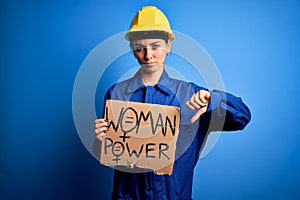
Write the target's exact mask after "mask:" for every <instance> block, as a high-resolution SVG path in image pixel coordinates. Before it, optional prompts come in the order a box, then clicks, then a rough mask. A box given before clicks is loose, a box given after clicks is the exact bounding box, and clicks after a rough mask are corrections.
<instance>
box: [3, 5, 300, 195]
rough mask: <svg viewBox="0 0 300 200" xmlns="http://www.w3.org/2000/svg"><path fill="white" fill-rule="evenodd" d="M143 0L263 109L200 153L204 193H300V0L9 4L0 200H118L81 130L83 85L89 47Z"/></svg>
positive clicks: (197, 185) (123, 24)
mask: <svg viewBox="0 0 300 200" xmlns="http://www.w3.org/2000/svg"><path fill="white" fill-rule="evenodd" d="M144 5H156V6H158V7H159V8H160V9H162V10H163V11H164V12H165V13H166V14H167V16H168V17H169V20H170V21H171V25H172V27H173V29H175V30H177V31H180V32H182V33H185V34H186V35H188V36H190V37H192V38H193V39H195V40H196V41H197V42H198V43H199V44H201V45H202V46H203V47H204V48H205V49H206V50H207V52H208V53H209V54H210V56H211V57H212V58H213V60H214V61H215V63H216V65H217V66H218V68H219V70H220V73H221V75H222V77H223V81H224V84H225V88H226V90H227V91H229V92H231V93H233V94H236V95H238V96H241V97H242V98H243V100H244V101H245V102H246V104H247V105H248V106H249V107H250V109H251V111H252V121H251V122H250V124H249V125H248V126H247V127H246V129H245V130H243V131H239V132H234V133H223V134H222V135H221V137H220V139H219V141H218V143H217V145H216V146H215V148H214V149H213V151H212V152H211V153H210V154H209V155H208V156H207V157H205V158H204V159H202V160H200V162H199V163H198V165H197V167H196V169H195V179H194V187H193V198H194V199H208V200H218V199H230V200H231V199H232V200H241V199H251V200H252V199H264V200H265V199H300V190H299V188H300V175H299V169H300V156H299V153H300V145H299V142H300V130H299V127H298V124H299V117H298V116H299V107H298V103H299V100H300V99H299V95H298V93H299V81H298V80H297V78H298V73H299V70H298V69H297V68H298V67H299V66H300V56H299V52H300V47H299V45H300V41H299V39H300V38H299V35H300V12H299V9H300V3H299V2H298V1H296V0H278V1H267V0H261V1H258V0H245V1H238V0H229V1H221V0H211V1H203V0H198V1H190V0H186V1H183V0H157V1H154V0H153V1H151V0H139V1H137V0H119V1H109V0H106V1H96V0H85V1H83V0H81V1H79V0H77V1H70V0H69V1H55V0H52V1H49V0H45V1H34V0H29V1H20V0H19V1H18V0H10V1H8V0H2V1H1V3H0V24H1V43H0V44H1V58H0V62H1V63H0V64H1V68H0V70H1V71H0V72H1V73H0V76H1V77H0V81H1V84H0V87H1V98H0V101H1V105H0V106H1V138H0V152H1V160H0V161H1V162H0V163H1V164H0V169H1V171H0V178H1V185H0V186H1V188H0V198H1V199H49V200H50V199H51V200H52V199H109V197H110V192H111V184H112V180H111V177H112V171H111V169H109V168H107V167H103V166H100V164H99V163H98V161H97V160H96V159H95V158H94V157H93V156H92V155H91V154H90V153H89V152H88V151H87V150H86V149H85V147H84V146H83V144H82V143H81V140H80V139H79V137H78V135H77V132H76V129H75V126H74V122H73V117H72V90H73V84H74V80H75V78H76V73H77V71H78V69H79V68H80V65H81V63H82V62H83V60H84V59H85V57H86V56H87V55H88V54H89V52H90V51H91V50H92V49H93V48H95V47H96V46H97V45H98V44H99V43H100V42H101V41H104V40H105V39H107V38H108V37H110V36H111V35H113V34H116V33H119V32H121V31H124V30H126V29H127V28H128V26H129V23H130V21H131V19H132V17H133V16H134V14H135V13H136V11H137V10H138V9H140V8H141V7H142V6H144ZM129 57H130V56H129ZM131 58H132V59H133V57H130V59H131ZM170 59H172V58H170Z"/></svg>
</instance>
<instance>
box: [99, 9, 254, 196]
mask: <svg viewBox="0 0 300 200" xmlns="http://www.w3.org/2000/svg"><path fill="white" fill-rule="evenodd" d="M125 37H126V39H127V40H128V41H129V42H130V47H131V48H132V50H133V53H134V56H135V58H136V59H137V61H138V62H139V64H140V69H139V70H138V71H137V72H136V74H135V75H134V76H133V77H132V78H130V79H128V80H126V81H123V82H120V83H117V84H115V85H113V86H112V87H111V88H110V89H109V90H108V91H107V93H106V95H105V100H107V99H116V100H124V101H133V102H141V103H152V104H161V105H170V106H177V107H180V111H181V114H180V118H181V119H180V126H179V136H178V140H177V144H176V146H177V148H176V161H175V163H174V169H173V173H172V175H156V174H154V173H153V172H151V171H150V172H149V171H145V172H140V173H135V172H132V173H131V172H130V171H126V172H125V171H120V170H115V171H114V184H113V191H112V199H143V200H144V199H171V200H173V199H184V200H185V199H191V196H192V183H193V173H194V167H195V166H196V163H197V161H198V157H199V151H200V149H201V146H202V144H203V142H204V140H205V137H206V135H207V134H208V133H209V132H210V131H214V130H226V131H234V130H241V129H243V128H244V127H245V126H246V125H247V124H248V122H249V121H250V118H251V114H250V111H249V109H248V108H247V106H246V105H245V104H244V103H243V102H242V100H241V98H238V97H235V96H233V95H231V94H229V93H226V92H223V91H219V90H213V91H208V90H207V89H206V88H203V87H200V86H198V85H196V84H194V83H190V82H185V81H182V80H176V79H173V78H170V77H169V76H168V74H167V72H166V71H165V65H164V64H165V58H166V56H167V54H168V53H169V52H170V50H171V43H172V40H174V38H175V36H174V34H173V32H172V30H171V28H170V25H169V22H168V19H167V18H166V16H165V15H164V14H163V13H162V12H161V11H160V10H159V9H157V8H156V7H154V6H146V7H143V8H142V9H141V10H139V11H138V13H137V14H136V15H135V17H134V18H133V20H132V22H131V25H130V29H129V30H128V32H127V34H126V36H125ZM221 122H222V123H221ZM219 123H221V126H220V125H219ZM108 127H109V122H107V121H105V120H104V119H103V118H100V119H96V120H95V135H96V137H97V139H99V140H100V141H101V140H102V137H103V136H104V135H105V132H106V131H107V130H108Z"/></svg>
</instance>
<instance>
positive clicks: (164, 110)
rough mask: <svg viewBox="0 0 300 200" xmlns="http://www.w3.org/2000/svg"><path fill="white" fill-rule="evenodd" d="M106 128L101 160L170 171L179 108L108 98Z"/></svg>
mask: <svg viewBox="0 0 300 200" xmlns="http://www.w3.org/2000/svg"><path fill="white" fill-rule="evenodd" d="M104 117H105V119H106V120H108V121H109V122H110V125H109V130H108V131H107V132H106V135H105V136H104V138H103V140H102V147H101V155H100V163H101V164H103V165H107V166H126V167H131V168H133V167H138V168H142V169H150V170H153V171H154V172H155V173H156V174H172V172H173V164H174V158H175V150H176V141H177V137H178V132H179V122H180V109H179V108H178V107H174V106H165V105H159V104H147V103H137V102H129V101H118V100H107V101H106V107H105V116H104Z"/></svg>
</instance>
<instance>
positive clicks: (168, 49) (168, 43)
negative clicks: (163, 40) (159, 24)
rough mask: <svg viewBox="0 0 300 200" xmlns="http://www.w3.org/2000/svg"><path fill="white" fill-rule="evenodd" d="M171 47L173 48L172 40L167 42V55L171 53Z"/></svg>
mask: <svg viewBox="0 0 300 200" xmlns="http://www.w3.org/2000/svg"><path fill="white" fill-rule="evenodd" d="M171 46H172V45H171V40H170V39H169V40H168V42H167V54H168V53H170V51H171Z"/></svg>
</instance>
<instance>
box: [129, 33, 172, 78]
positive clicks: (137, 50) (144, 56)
mask: <svg viewBox="0 0 300 200" xmlns="http://www.w3.org/2000/svg"><path fill="white" fill-rule="evenodd" d="M132 48H133V52H134V56H135V57H136V59H137V60H138V62H139V64H140V65H141V70H143V72H146V73H152V72H155V71H158V70H161V69H163V66H164V62H165V59H166V56H167V54H168V53H169V52H170V49H171V44H170V42H168V43H166V42H165V40H163V39H140V40H134V41H133V42H132Z"/></svg>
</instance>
